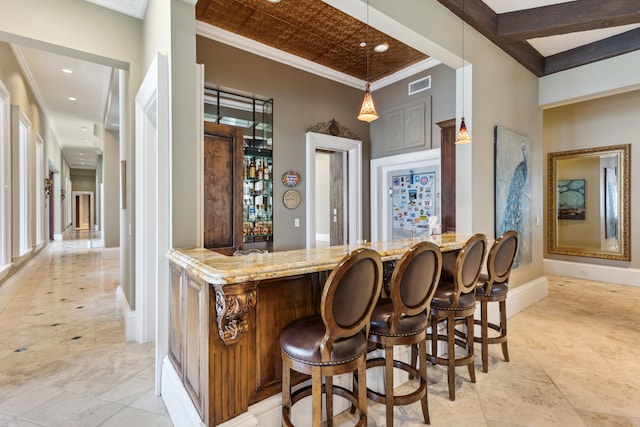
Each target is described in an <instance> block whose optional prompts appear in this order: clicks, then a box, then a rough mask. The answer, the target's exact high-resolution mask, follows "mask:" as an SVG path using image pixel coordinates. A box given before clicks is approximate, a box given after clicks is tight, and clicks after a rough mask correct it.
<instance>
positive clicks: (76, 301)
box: [0, 231, 172, 427]
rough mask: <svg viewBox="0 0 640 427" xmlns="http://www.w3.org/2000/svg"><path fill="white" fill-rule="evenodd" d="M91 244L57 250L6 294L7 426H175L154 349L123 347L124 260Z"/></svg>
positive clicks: (2, 299)
mask: <svg viewBox="0 0 640 427" xmlns="http://www.w3.org/2000/svg"><path fill="white" fill-rule="evenodd" d="M91 237H93V236H91V234H90V233H89V232H88V231H85V232H78V233H74V235H73V236H71V240H65V241H62V242H53V243H52V244H50V245H49V246H48V247H47V248H45V249H44V251H43V253H42V254H40V255H39V256H37V257H36V258H35V259H33V260H32V261H30V263H31V265H29V266H28V267H26V268H25V269H23V270H22V271H21V272H19V273H18V276H19V277H15V278H14V277H12V278H10V279H9V281H7V282H6V283H5V284H3V285H2V287H0V426H25V427H26V426H52V427H53V426H79V427H80V426H81V427H85V426H105V427H106V426H120V427H122V426H141V427H142V426H171V425H172V424H171V421H170V419H169V417H168V414H167V411H166V409H165V407H164V403H163V402H162V399H161V398H158V397H156V396H155V395H154V355H153V353H154V344H153V343H150V344H137V343H127V342H125V340H124V334H123V329H122V325H121V323H120V320H119V316H118V313H117V311H116V309H115V291H116V288H117V287H118V283H119V268H118V264H119V260H118V259H104V258H103V255H102V249H101V248H95V249H94V248H90V247H89V246H90V243H91V242H92V241H95V240H88V239H90V238H91ZM91 246H94V247H95V246H100V245H95V244H94V245H91ZM16 279H17V280H16Z"/></svg>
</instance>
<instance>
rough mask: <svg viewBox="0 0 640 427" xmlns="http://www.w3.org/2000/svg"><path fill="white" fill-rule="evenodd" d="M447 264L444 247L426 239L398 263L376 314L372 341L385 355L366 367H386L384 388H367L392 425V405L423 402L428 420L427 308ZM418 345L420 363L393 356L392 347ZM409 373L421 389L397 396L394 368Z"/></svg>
mask: <svg viewBox="0 0 640 427" xmlns="http://www.w3.org/2000/svg"><path fill="white" fill-rule="evenodd" d="M441 268H442V255H441V253H440V248H439V247H438V246H437V245H435V244H434V243H431V242H421V243H418V244H416V245H414V246H413V247H411V248H410V249H409V250H408V251H407V252H405V253H404V255H403V256H402V258H401V259H400V261H399V262H398V263H397V264H396V267H395V269H394V271H393V275H392V277H391V281H390V290H389V296H390V298H385V299H382V300H380V301H379V302H378V304H377V306H376V308H375V310H374V311H373V314H372V315H371V330H370V332H369V340H370V341H371V342H373V343H376V344H377V345H378V346H380V347H382V348H383V349H384V351H385V354H384V357H378V358H373V359H369V360H367V368H371V367H374V366H384V367H385V368H384V372H385V391H384V393H379V392H377V391H374V390H371V389H369V388H367V396H368V397H369V398H370V399H371V400H373V401H375V402H379V403H384V404H385V405H386V425H387V426H388V427H392V426H393V407H394V406H395V405H408V404H411V403H413V402H417V401H418V400H420V401H421V405H422V415H423V417H424V421H425V423H427V424H429V422H430V421H429V408H428V404H427V368H426V355H427V351H426V345H427V344H426V329H427V326H428V323H429V317H428V314H427V310H428V308H429V304H430V303H431V298H432V297H433V294H434V292H435V290H436V286H437V285H438V281H439V279H440V271H441ZM416 344H417V346H418V352H419V357H420V361H421V362H420V367H419V369H416V368H415V366H412V365H410V364H407V363H405V362H403V361H400V360H394V358H393V347H394V346H399V345H408V346H414V345H416ZM394 368H397V369H401V370H403V371H406V372H408V373H409V376H410V378H417V379H418V382H419V383H418V387H417V388H416V389H415V390H413V391H412V392H410V393H408V394H405V395H402V396H399V395H394V385H393V369H394Z"/></svg>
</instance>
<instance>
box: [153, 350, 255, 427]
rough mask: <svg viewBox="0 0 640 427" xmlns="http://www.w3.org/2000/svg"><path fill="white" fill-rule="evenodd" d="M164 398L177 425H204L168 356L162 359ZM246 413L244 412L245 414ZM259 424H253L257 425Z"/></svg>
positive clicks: (193, 426) (162, 392)
mask: <svg viewBox="0 0 640 427" xmlns="http://www.w3.org/2000/svg"><path fill="white" fill-rule="evenodd" d="M160 390H161V394H162V400H164V405H165V406H166V407H167V412H168V413H169V417H170V418H171V422H172V423H173V425H174V426H176V427H183V426H184V427H195V426H201V427H204V423H203V422H202V420H201V419H200V416H199V415H198V411H197V410H196V408H195V407H194V406H193V403H191V398H190V397H189V394H188V393H187V389H186V388H184V385H183V384H182V381H181V380H180V377H179V376H178V373H177V372H176V371H175V369H174V367H173V365H172V364H171V362H170V361H169V358H168V357H166V356H165V357H164V359H163V360H162V381H161V386H160ZM243 415H244V414H243ZM256 425H257V424H252V426H256Z"/></svg>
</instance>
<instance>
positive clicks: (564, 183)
mask: <svg viewBox="0 0 640 427" xmlns="http://www.w3.org/2000/svg"><path fill="white" fill-rule="evenodd" d="M585 182H586V181H585V180H584V179H559V180H558V219H578V220H583V219H585V207H586V206H585V194H586V193H585Z"/></svg>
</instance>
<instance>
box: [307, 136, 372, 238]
mask: <svg viewBox="0 0 640 427" xmlns="http://www.w3.org/2000/svg"><path fill="white" fill-rule="evenodd" d="M306 140H307V159H306V162H307V170H306V176H307V185H306V194H307V200H308V201H307V208H306V216H307V230H306V232H307V233H306V242H307V245H306V246H307V248H314V247H316V245H317V234H318V224H317V222H316V221H317V220H316V218H317V217H318V215H317V213H316V209H317V207H318V206H319V205H322V204H325V205H326V204H329V205H330V207H329V208H330V210H329V217H330V224H331V225H330V230H329V234H330V244H332V245H334V244H337V245H341V244H349V243H356V242H357V241H359V240H361V239H362V197H361V196H362V142H361V141H358V140H354V139H348V138H341V137H337V136H331V135H324V134H319V133H314V132H307V137H306ZM322 156H328V161H329V169H328V171H329V173H325V174H324V176H325V178H324V179H323V178H322V177H319V178H317V174H316V162H317V158H318V157H320V158H322ZM319 182H322V184H319ZM319 187H323V188H325V189H326V188H327V187H328V188H329V196H328V197H329V203H327V198H326V196H325V198H319V197H318V195H317V193H318V191H317V189H318V188H319Z"/></svg>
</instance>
